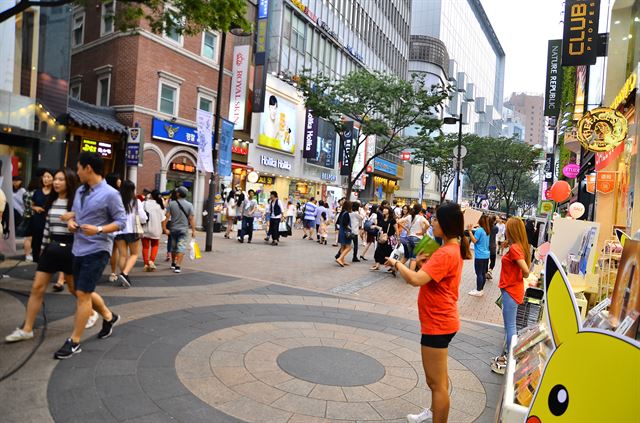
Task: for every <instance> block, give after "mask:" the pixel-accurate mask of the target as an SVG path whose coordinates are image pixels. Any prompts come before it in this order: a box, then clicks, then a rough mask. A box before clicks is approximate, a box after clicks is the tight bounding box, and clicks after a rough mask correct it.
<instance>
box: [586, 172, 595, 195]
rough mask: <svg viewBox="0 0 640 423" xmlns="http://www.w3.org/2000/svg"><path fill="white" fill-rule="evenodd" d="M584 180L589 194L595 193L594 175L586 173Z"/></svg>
mask: <svg viewBox="0 0 640 423" xmlns="http://www.w3.org/2000/svg"><path fill="white" fill-rule="evenodd" d="M585 180H586V183H587V186H586V190H587V192H590V193H591V194H595V193H596V175H587V177H586V178H585Z"/></svg>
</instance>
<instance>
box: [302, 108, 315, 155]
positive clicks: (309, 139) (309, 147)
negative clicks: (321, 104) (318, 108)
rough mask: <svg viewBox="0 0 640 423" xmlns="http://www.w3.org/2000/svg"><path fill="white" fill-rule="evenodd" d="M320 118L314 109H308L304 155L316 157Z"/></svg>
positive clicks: (305, 123) (305, 124)
mask: <svg viewBox="0 0 640 423" xmlns="http://www.w3.org/2000/svg"><path fill="white" fill-rule="evenodd" d="M318 120H319V119H318V118H317V117H315V116H314V115H313V110H311V109H307V111H306V119H305V122H304V147H303V148H304V149H303V151H302V157H304V158H305V159H314V158H316V156H317V154H316V153H317V150H318Z"/></svg>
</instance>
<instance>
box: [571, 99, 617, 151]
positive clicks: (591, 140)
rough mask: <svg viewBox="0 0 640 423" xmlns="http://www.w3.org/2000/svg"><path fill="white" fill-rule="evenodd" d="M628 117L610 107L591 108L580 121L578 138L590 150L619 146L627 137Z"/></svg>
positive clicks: (602, 149)
mask: <svg viewBox="0 0 640 423" xmlns="http://www.w3.org/2000/svg"><path fill="white" fill-rule="evenodd" d="M628 129H629V128H628V124H627V119H626V118H625V117H624V116H623V115H622V113H620V112H618V111H617V110H614V109H610V108H608V107H599V108H597V109H593V110H589V111H588V112H587V113H585V115H584V116H583V117H582V119H580V121H579V122H578V133H577V135H578V140H579V141H580V144H582V146H583V147H584V148H585V149H586V150H589V151H594V152H596V153H602V152H605V151H610V150H613V149H614V148H616V147H617V146H619V145H620V144H621V143H622V142H623V141H624V140H625V139H626V138H627V131H628Z"/></svg>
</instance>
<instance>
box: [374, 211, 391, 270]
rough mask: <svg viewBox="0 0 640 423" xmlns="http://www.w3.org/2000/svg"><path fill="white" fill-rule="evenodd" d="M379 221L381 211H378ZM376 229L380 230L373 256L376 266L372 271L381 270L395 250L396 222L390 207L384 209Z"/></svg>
mask: <svg viewBox="0 0 640 423" xmlns="http://www.w3.org/2000/svg"><path fill="white" fill-rule="evenodd" d="M378 219H380V209H378ZM375 228H376V229H378V240H377V241H378V244H377V246H376V251H375V253H374V254H373V258H374V259H375V261H376V264H374V265H373V267H371V270H379V269H380V266H381V265H383V264H385V263H386V261H387V257H389V256H391V252H392V251H393V248H394V246H393V245H392V242H391V237H393V236H395V234H396V221H395V218H394V214H393V211H391V207H389V206H388V205H385V206H383V207H382V219H381V220H378V223H377V224H376V225H375Z"/></svg>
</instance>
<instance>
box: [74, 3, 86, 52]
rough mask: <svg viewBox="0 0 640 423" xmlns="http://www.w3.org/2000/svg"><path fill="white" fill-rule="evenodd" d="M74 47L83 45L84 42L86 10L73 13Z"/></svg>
mask: <svg viewBox="0 0 640 423" xmlns="http://www.w3.org/2000/svg"><path fill="white" fill-rule="evenodd" d="M71 42H72V43H73V47H78V46H81V45H82V44H83V43H84V11H82V12H76V13H75V14H74V15H73V36H72V37H71Z"/></svg>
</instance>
